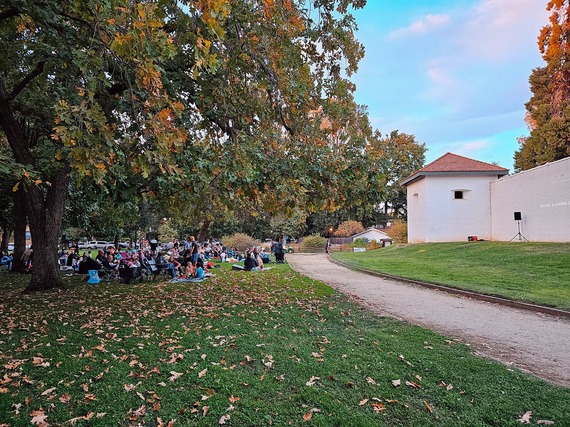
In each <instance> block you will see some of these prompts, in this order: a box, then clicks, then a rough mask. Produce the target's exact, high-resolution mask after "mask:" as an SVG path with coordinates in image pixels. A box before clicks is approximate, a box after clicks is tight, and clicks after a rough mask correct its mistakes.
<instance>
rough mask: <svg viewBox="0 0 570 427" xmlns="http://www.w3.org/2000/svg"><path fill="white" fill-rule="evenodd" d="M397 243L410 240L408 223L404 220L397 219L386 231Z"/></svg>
mask: <svg viewBox="0 0 570 427" xmlns="http://www.w3.org/2000/svg"><path fill="white" fill-rule="evenodd" d="M386 234H387V235H388V236H390V237H391V238H392V239H393V240H394V241H395V242H396V243H407V242H408V224H407V223H406V222H404V221H402V220H396V221H394V222H393V223H392V226H391V227H390V228H389V229H388V230H387V231H386Z"/></svg>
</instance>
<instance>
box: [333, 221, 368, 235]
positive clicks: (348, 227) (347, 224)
mask: <svg viewBox="0 0 570 427" xmlns="http://www.w3.org/2000/svg"><path fill="white" fill-rule="evenodd" d="M361 231H364V226H363V225H362V223H360V222H358V221H344V222H343V223H341V224H340V225H339V226H338V229H337V230H336V231H335V233H334V235H335V236H337V237H350V236H352V235H354V234H356V233H360V232H361Z"/></svg>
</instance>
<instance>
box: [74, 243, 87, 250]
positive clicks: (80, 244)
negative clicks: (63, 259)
mask: <svg viewBox="0 0 570 427" xmlns="http://www.w3.org/2000/svg"><path fill="white" fill-rule="evenodd" d="M77 247H78V248H79V249H89V242H78V243H77Z"/></svg>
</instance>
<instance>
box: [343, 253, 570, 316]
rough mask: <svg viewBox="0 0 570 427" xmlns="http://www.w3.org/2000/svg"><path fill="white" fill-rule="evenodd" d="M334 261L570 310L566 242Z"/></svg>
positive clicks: (345, 255) (374, 255) (362, 255)
mask: <svg viewBox="0 0 570 427" xmlns="http://www.w3.org/2000/svg"><path fill="white" fill-rule="evenodd" d="M333 257H334V258H335V259H338V260H339V261H342V262H345V263H348V264H351V265H354V266H358V267H361V268H365V269H368V270H372V271H377V272H381V273H386V274H392V275H396V276H401V277H406V278H410V279H416V280H422V281H426V282H432V283H440V284H443V285H448V286H453V287H457V288H461V289H467V290H470V291H476V292H481V293H485V294H489V295H497V296H501V297H505V298H510V299H515V300H519V301H525V302H530V303H536V304H542V305H546V306H552V307H558V308H562V309H566V310H570V244H567V243H566V244H565V243H520V242H512V243H511V242H465V243H426V244H416V245H407V246H396V245H394V246H388V247H386V248H382V249H378V250H375V251H370V252H362V253H349V252H342V253H335V254H333Z"/></svg>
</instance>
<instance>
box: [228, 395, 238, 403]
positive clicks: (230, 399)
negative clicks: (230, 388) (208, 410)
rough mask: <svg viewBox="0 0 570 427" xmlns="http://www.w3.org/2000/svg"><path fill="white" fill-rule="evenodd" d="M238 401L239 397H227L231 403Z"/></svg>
mask: <svg viewBox="0 0 570 427" xmlns="http://www.w3.org/2000/svg"><path fill="white" fill-rule="evenodd" d="M239 399H240V398H239V397H237V396H233V395H232V396H230V397H229V401H230V402H231V403H236V402H237V401H238V400H239Z"/></svg>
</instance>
